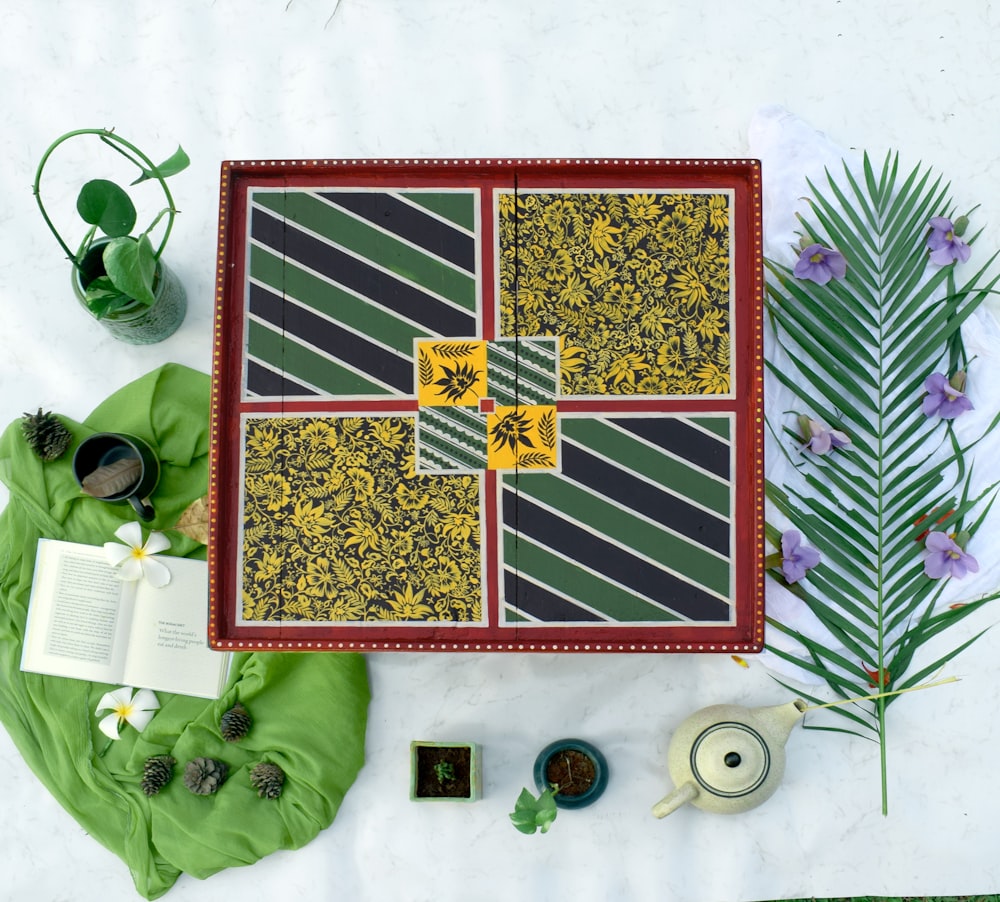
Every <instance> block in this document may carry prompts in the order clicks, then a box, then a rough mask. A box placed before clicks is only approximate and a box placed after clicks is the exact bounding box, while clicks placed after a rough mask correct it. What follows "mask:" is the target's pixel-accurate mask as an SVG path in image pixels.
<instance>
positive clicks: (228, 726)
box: [219, 702, 253, 742]
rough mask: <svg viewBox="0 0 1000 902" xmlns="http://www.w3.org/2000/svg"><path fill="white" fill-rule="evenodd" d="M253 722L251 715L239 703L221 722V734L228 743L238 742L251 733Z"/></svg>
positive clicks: (223, 716)
mask: <svg viewBox="0 0 1000 902" xmlns="http://www.w3.org/2000/svg"><path fill="white" fill-rule="evenodd" d="M252 723H253V720H252V719H251V718H250V713H249V712H248V711H247V709H246V708H244V707H243V705H241V704H240V703H239V702H237V703H236V704H235V705H233V707H232V708H230V709H229V710H228V711H227V712H226V713H225V714H223V715H222V717H221V719H220V720H219V732H220V733H222V738H223V739H225V740H226V742H238V741H239V740H240V739H242V738H243V737H244V736H246V734H247V733H249V732H250V725H251V724H252Z"/></svg>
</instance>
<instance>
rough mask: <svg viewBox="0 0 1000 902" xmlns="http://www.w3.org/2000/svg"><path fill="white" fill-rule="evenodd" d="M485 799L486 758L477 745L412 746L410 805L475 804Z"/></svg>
mask: <svg viewBox="0 0 1000 902" xmlns="http://www.w3.org/2000/svg"><path fill="white" fill-rule="evenodd" d="M482 796H483V758H482V749H481V748H480V746H479V744H478V743H476V742H420V741H416V740H415V741H413V742H411V743H410V800H411V801H413V802H475V801H477V800H479V799H481V798H482Z"/></svg>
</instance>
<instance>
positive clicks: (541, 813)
mask: <svg viewBox="0 0 1000 902" xmlns="http://www.w3.org/2000/svg"><path fill="white" fill-rule="evenodd" d="M558 791H559V787H558V786H557V785H556V784H555V783H553V784H551V785H550V786H549V788H548V789H544V790H542V792H541V793H540V794H539V795H538V797H537V798H536V797H535V796H533V795H532V794H531V792H530V791H529V790H528V789H526V788H525V789H522V790H521V794H520V795H519V796H518V797H517V802H516V803H515V804H514V810H513V811H512V812H511V813H510V819H511V822H512V823H513V824H514V826H515V827H516V828H517V829H518V830H520V831H521V832H522V833H534V832H535V831H536V830H541V831H542V833H548V832H549V827H551V826H552V822H553V821H554V820H555V819H556V815H557V814H558V813H559V809H558V808H557V807H556V799H555V795H556V793H557V792H558Z"/></svg>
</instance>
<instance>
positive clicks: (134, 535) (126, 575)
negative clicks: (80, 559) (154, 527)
mask: <svg viewBox="0 0 1000 902" xmlns="http://www.w3.org/2000/svg"><path fill="white" fill-rule="evenodd" d="M115 535H116V536H117V537H118V538H119V539H121V541H122V542H124V543H125V544H124V545H122V544H119V543H118V542H105V543H104V553H105V555H106V556H107V559H108V562H109V563H110V564H111V566H112V567H117V568H118V577H119V578H120V579H123V580H125V582H135V581H136V580H139V579H145V580H146V581H147V582H148V583H149V584H150V585H151V586H153V587H155V588H157V589H160V588H162V587H163V586H165V585H166V584H167V583H169V582H170V570H169V569H168V568H167V566H166V564H164V563H162V562H161V561H158V560H155V559H154V558H153V555H155V554H157V553H158V552H160V551H166V550H167V549H168V548H169V547H170V539H168V538H167V537H166V536H165V535H164V534H163V533H162V532H151V533H150V534H149V538H148V539H146V544H145V545H143V543H142V527H141V526H140V525H139V524H138V523H136V522H135V521H134V520H133V521H132V522H131V523H126V524H124V525H123V526H120V527H118V529H117V530H115Z"/></svg>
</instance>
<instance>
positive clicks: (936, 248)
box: [927, 216, 972, 266]
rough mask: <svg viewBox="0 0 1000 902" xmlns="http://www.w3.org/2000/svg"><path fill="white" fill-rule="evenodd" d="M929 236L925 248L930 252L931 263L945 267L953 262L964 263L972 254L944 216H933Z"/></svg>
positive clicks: (952, 224) (953, 226)
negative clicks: (959, 261)
mask: <svg viewBox="0 0 1000 902" xmlns="http://www.w3.org/2000/svg"><path fill="white" fill-rule="evenodd" d="M929 225H930V227H931V231H930V234H929V235H928V236H927V247H928V248H929V249H930V252H931V263H937V264H938V265H939V266H947V265H948V264H949V263H952V262H954V261H955V260H961V261H962V262H963V263H965V261H966V260H968V259H969V255H970V254H971V253H972V248H970V247H969V245H967V244H966V243H965V242H964V241H963V240H962V239H961V238H959V237H958V233H957V232H956V231H955V225H954V223H953V222H952V221H951V220H950V219H948V218H947V217H945V216H935V217H934V218H933V219H931V221H930V223H929Z"/></svg>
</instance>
